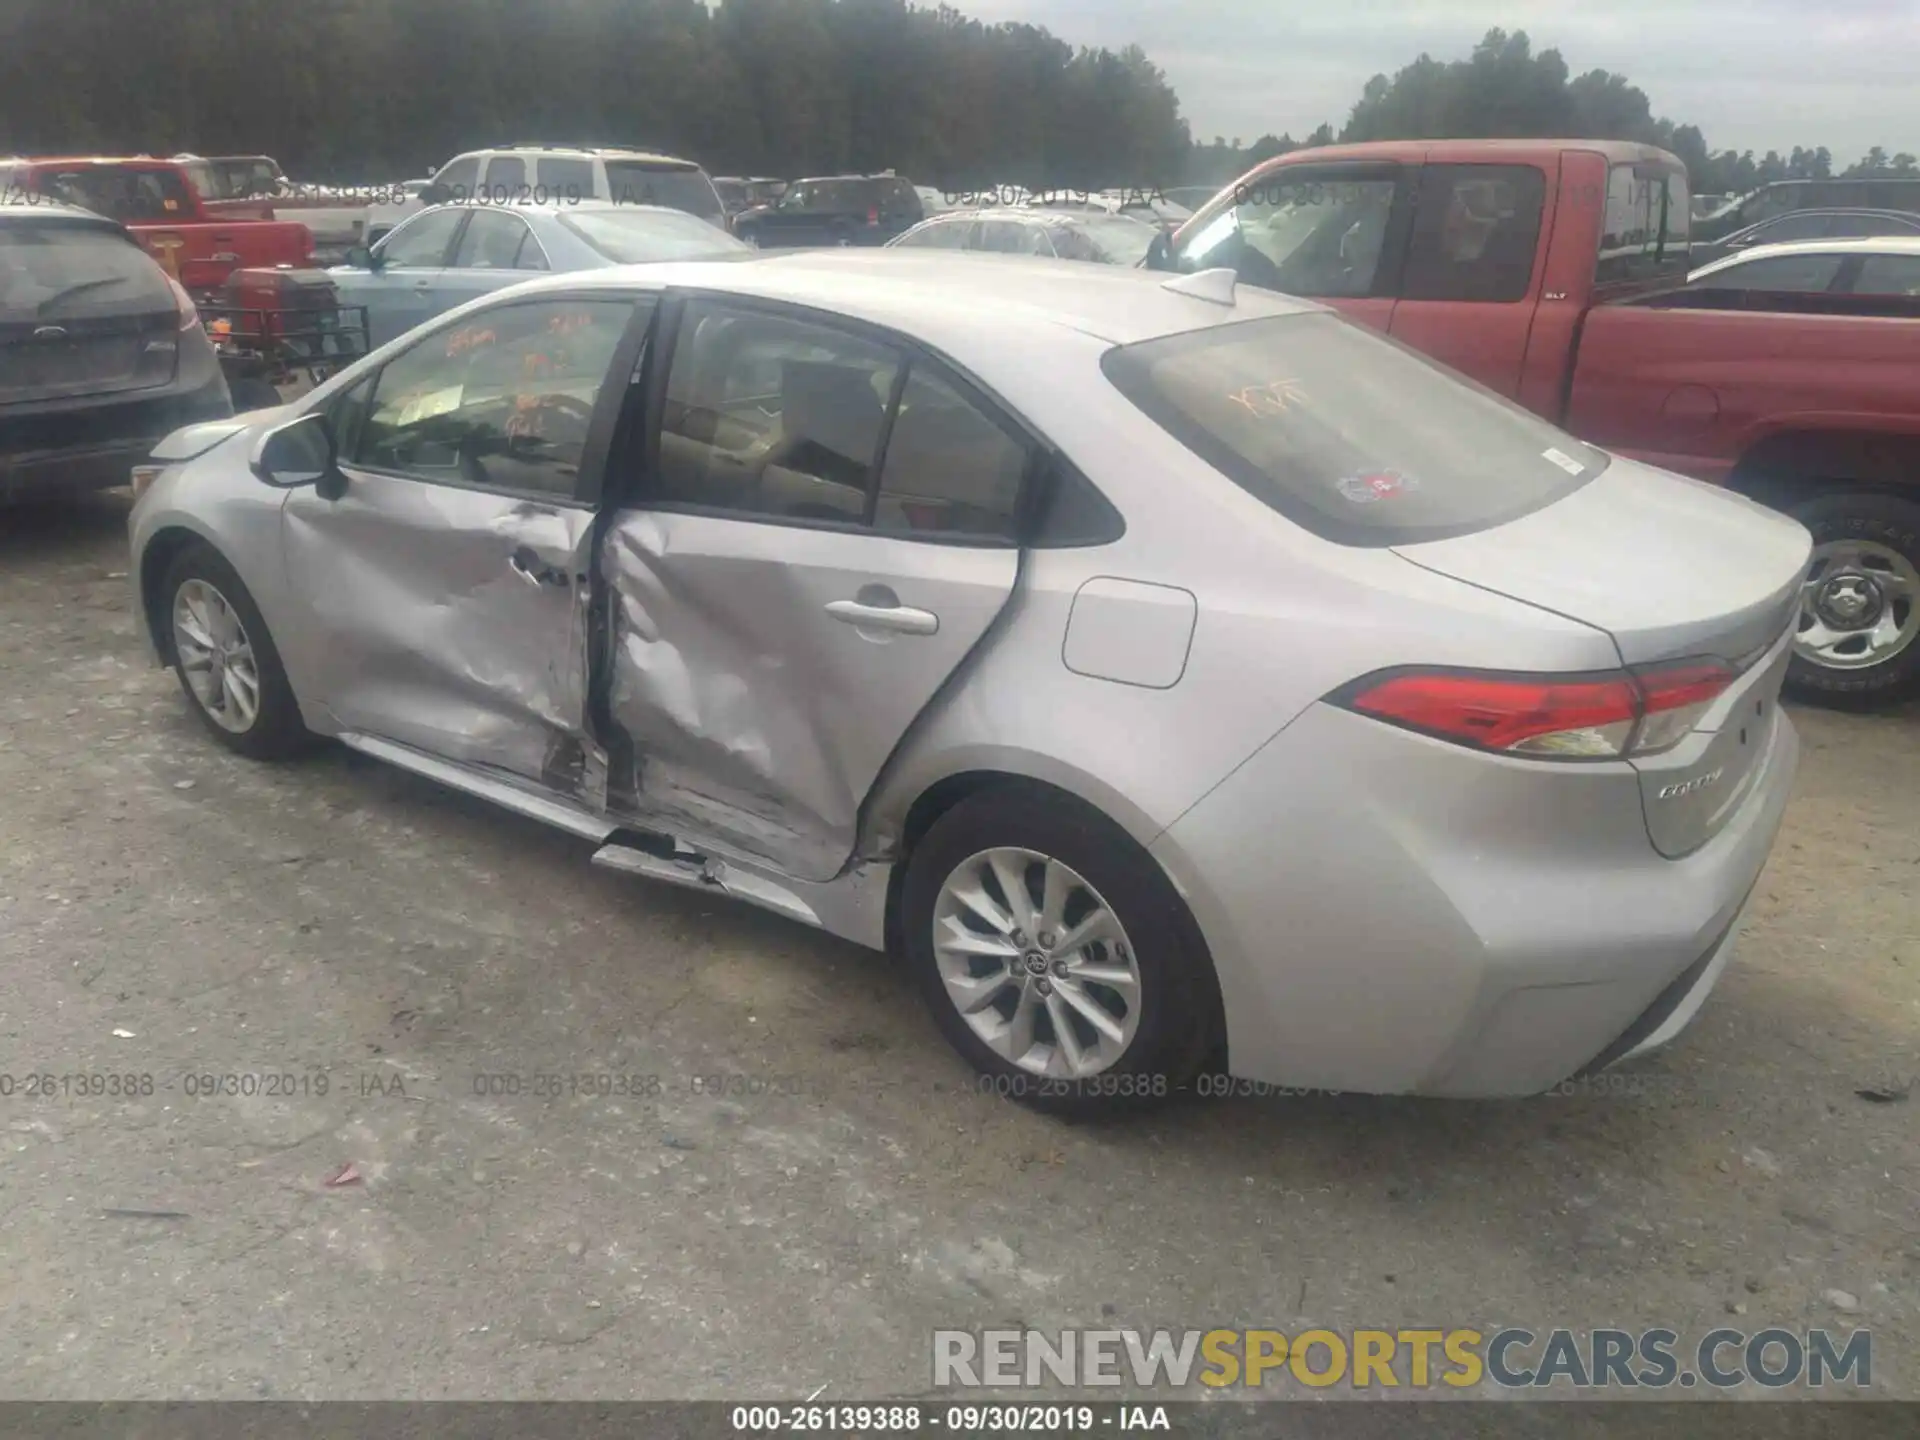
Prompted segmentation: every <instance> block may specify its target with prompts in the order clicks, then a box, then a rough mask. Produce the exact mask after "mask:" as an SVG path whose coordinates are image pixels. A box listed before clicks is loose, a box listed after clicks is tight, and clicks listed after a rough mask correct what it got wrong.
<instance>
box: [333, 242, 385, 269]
mask: <svg viewBox="0 0 1920 1440" xmlns="http://www.w3.org/2000/svg"><path fill="white" fill-rule="evenodd" d="M340 258H341V262H342V263H343V264H347V265H351V266H353V268H354V269H356V270H372V271H375V272H376V273H377V272H378V271H379V269H380V265H381V260H380V257H379V256H378V255H376V254H374V253H373V247H372V246H370V245H349V246H348V247H347V253H346V254H345V255H343V256H341V257H340Z"/></svg>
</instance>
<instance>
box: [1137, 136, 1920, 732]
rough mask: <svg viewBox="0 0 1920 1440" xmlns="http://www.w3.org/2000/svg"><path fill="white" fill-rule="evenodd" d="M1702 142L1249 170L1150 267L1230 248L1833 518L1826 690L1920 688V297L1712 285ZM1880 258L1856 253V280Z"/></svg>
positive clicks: (1360, 159) (1477, 144) (1445, 145)
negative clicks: (1691, 264) (1698, 246)
mask: <svg viewBox="0 0 1920 1440" xmlns="http://www.w3.org/2000/svg"><path fill="white" fill-rule="evenodd" d="M1691 211H1692V203H1691V199H1690V196H1689V194H1688V186H1687V175H1686V169H1685V166H1684V165H1683V164H1682V163H1681V161H1680V160H1679V159H1678V158H1677V157H1676V156H1673V155H1671V154H1668V153H1667V152H1666V151H1663V150H1657V149H1653V148H1651V147H1648V146H1642V145H1632V144H1625V143H1620V142H1613V141H1583V140H1533V141H1526V140H1432V141H1427V140H1409V141H1391V142H1381V143H1374V144H1366V145H1341V146H1332V147H1327V148H1324V149H1317V150H1299V151H1294V152H1293V153H1291V154H1289V155H1284V156H1281V157H1279V158H1277V159H1275V160H1271V161H1269V162H1267V163H1266V164H1264V165H1261V166H1259V167H1257V168H1256V169H1254V170H1252V171H1249V172H1248V173H1247V174H1246V175H1244V176H1242V177H1241V178H1240V179H1239V180H1237V181H1235V182H1234V183H1233V184H1232V185H1230V186H1228V187H1227V188H1226V189H1224V190H1222V191H1221V192H1220V193H1219V194H1218V195H1216V196H1215V197H1214V198H1213V199H1212V200H1211V201H1209V202H1208V203H1207V204H1206V205H1205V206H1203V207H1202V208H1201V209H1200V210H1199V211H1198V212H1197V213H1196V214H1195V215H1194V216H1193V218H1192V219H1190V220H1188V221H1187V222H1186V223H1185V224H1184V225H1183V226H1181V228H1180V229H1179V230H1178V231H1177V232H1176V233H1175V234H1174V235H1173V237H1172V238H1171V240H1170V241H1168V242H1167V243H1165V244H1164V245H1162V244H1156V246H1155V249H1154V251H1153V252H1152V253H1151V254H1150V255H1149V256H1148V258H1147V261H1146V263H1147V264H1148V265H1149V266H1151V267H1154V268H1163V269H1176V270H1183V271H1197V270H1207V269H1214V268H1218V267H1223V266H1224V267H1231V268H1233V269H1234V270H1235V271H1237V272H1238V274H1239V277H1240V279H1241V281H1242V282H1243V283H1245V284H1251V285H1260V286H1265V287H1268V288H1272V289H1277V290H1284V291H1286V292H1288V293H1290V294H1295V295H1305V296H1311V297H1313V298H1316V299H1319V300H1322V301H1324V302H1325V303H1327V304H1329V305H1332V306H1334V307H1335V308H1337V309H1339V310H1342V311H1344V312H1345V313H1347V314H1348V315H1350V316H1352V317H1353V318H1354V319H1356V320H1359V321H1361V322H1363V323H1365V324H1368V325H1371V326H1373V327H1375V328H1376V329H1379V330H1382V331H1385V332H1386V333H1387V334H1389V335H1391V336H1392V337H1393V338H1395V339H1397V340H1400V341H1402V342H1404V343H1405V344H1407V345H1410V346H1412V347H1414V348H1415V349H1418V350H1421V351H1423V352H1425V353H1426V354H1428V355H1430V356H1432V357H1434V358H1435V359H1437V360H1440V361H1442V362H1444V363H1445V364H1447V365H1449V366H1451V367H1453V368H1454V369H1456V370H1458V371H1460V372H1462V373H1464V374H1465V375H1467V376H1468V377H1470V378H1471V379H1474V380H1477V381H1479V382H1480V383H1481V384H1482V385H1485V386H1488V387H1490V388H1491V389H1493V390H1496V391H1498V392H1499V393H1501V394H1502V395H1505V396H1507V397H1509V398H1511V399H1513V400H1516V401H1518V402H1519V403H1520V404H1522V405H1524V406H1526V407H1527V408H1528V409H1530V410H1533V411H1535V412H1536V413H1538V414H1540V415H1543V416H1545V417H1546V418H1547V419H1549V420H1552V421H1554V422H1555V423H1557V424H1560V425H1564V426H1565V427H1566V428H1567V429H1569V430H1571V431H1572V432H1573V433H1575V434H1576V435H1579V436H1580V437H1581V438H1583V439H1586V440H1589V441H1592V442H1593V443H1595V444H1597V445H1600V446H1603V447H1605V448H1607V449H1610V450H1613V451H1616V452H1618V453H1619V454H1622V455H1626V456H1629V457H1631V458H1634V459H1638V460H1644V461H1647V462H1649V463H1652V464H1655V465H1660V466H1664V467H1666V468H1668V469H1671V470H1676V471H1679V472H1681V473H1683V474H1687V475H1691V476H1694V477H1696V478H1699V479H1702V480H1709V481H1713V482H1716V483H1719V484H1724V485H1728V486H1730V487H1732V488H1734V489H1736V490H1739V491H1741V492H1742V493H1744V494H1746V495H1749V496H1750V497H1752V498H1754V499H1756V500H1759V501H1761V502H1762V503H1765V504H1768V505H1771V506H1773V507H1775V508H1778V509H1782V510H1785V511H1787V512H1789V513H1791V514H1793V515H1795V516H1797V517H1798V518H1799V519H1800V520H1801V521H1802V522H1803V523H1805V524H1806V525H1807V526H1808V528H1809V529H1810V530H1812V532H1813V534H1814V539H1815V541H1816V549H1815V559H1814V564H1813V568H1812V570H1811V571H1810V575H1809V581H1808V585H1807V587H1806V590H1805V592H1804V599H1803V604H1802V613H1801V617H1800V622H1799V623H1800V634H1801V642H1800V643H1799V644H1798V645H1797V646H1796V655H1795V660H1794V663H1793V668H1792V671H1791V673H1790V677H1789V684H1790V686H1791V687H1792V688H1793V690H1794V691H1795V692H1796V693H1797V694H1798V695H1800V696H1801V697H1802V698H1805V699H1809V700H1817V701H1821V702H1824V703H1828V704H1833V705H1840V706H1846V707H1849V708H1869V707H1872V706H1877V705H1880V704H1884V703H1887V702H1889V701H1892V700H1895V699H1901V698H1906V697H1909V696H1913V695H1920V298H1915V296H1913V295H1911V294H1902V293H1889V294H1868V293H1857V291H1856V290H1855V288H1854V287H1853V286H1852V283H1851V282H1850V281H1849V282H1847V283H1845V284H1843V283H1841V277H1840V276H1838V275H1836V276H1835V277H1834V279H1833V280H1832V282H1831V283H1830V284H1829V285H1828V286H1827V287H1826V288H1824V289H1820V290H1818V291H1817V292H1809V291H1808V290H1807V289H1805V288H1804V287H1802V288H1798V289H1790V290H1789V289H1761V288H1758V285H1757V283H1756V286H1755V287H1753V288H1747V289H1744V290H1743V289H1732V288H1729V287H1728V286H1726V285H1725V284H1724V283H1722V284H1719V285H1715V284H1712V283H1710V282H1708V281H1706V280H1705V279H1703V280H1702V282H1701V283H1700V284H1699V285H1698V286H1689V284H1688V280H1687V271H1688V231H1689V222H1690V219H1691ZM1857 271H1858V267H1857V266H1855V267H1854V272H1853V273H1857Z"/></svg>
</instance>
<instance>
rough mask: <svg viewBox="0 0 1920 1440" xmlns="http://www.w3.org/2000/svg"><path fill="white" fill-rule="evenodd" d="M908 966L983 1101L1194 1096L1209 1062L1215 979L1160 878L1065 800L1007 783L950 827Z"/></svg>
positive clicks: (911, 917) (927, 880)
mask: <svg viewBox="0 0 1920 1440" xmlns="http://www.w3.org/2000/svg"><path fill="white" fill-rule="evenodd" d="M901 923H902V926H903V935H904V938H905V943H906V950H907V954H908V959H909V962H910V963H911V964H912V966H913V967H914V970H915V972H916V976H917V979H918V981H919V983H920V986H921V989H922V991H923V993H924V995H925V998H926V1000H927V1003H928V1005H929V1006H930V1007H931V1009H932V1011H933V1015H934V1019H935V1021H936V1023H938V1025H939V1026H940V1029H941V1031H942V1032H943V1033H944V1034H945V1035H946V1037H947V1039H948V1041H949V1042H950V1043H951V1044H952V1045H953V1046H954V1048H955V1049H957V1050H958V1051H959V1052H960V1053H961V1055H962V1056H964V1057H965V1058H966V1059H967V1060H968V1061H969V1062H970V1063H971V1064H972V1065H973V1066H974V1068H975V1069H976V1070H978V1071H979V1072H980V1077H981V1078H980V1084H981V1087H982V1088H983V1089H987V1090H990V1091H991V1092H992V1093H995V1094H999V1095H1004V1096H1006V1097H1008V1098H1010V1099H1014V1100H1020V1101H1023V1102H1025V1103H1027V1104H1029V1105H1032V1106H1034V1107H1035V1108H1038V1109H1042V1110H1049V1111H1053V1112H1056V1113H1064V1114H1095V1113H1100V1112H1103V1111H1111V1110H1122V1109H1131V1108H1137V1107H1138V1106H1140V1105H1143V1104H1151V1103H1154V1102H1156V1101H1161V1100H1165V1099H1167V1098H1169V1097H1170V1096H1172V1095H1174V1094H1176V1093H1178V1092H1179V1091H1181V1090H1182V1089H1184V1088H1185V1087H1186V1086H1187V1085H1188V1083H1189V1082H1190V1081H1191V1080H1192V1079H1193V1077H1194V1076H1195V1074H1197V1073H1198V1071H1199V1069H1200V1066H1201V1064H1202V1062H1203V1061H1204V1060H1205V1059H1206V1057H1207V1054H1208V1052H1209V1050H1210V1049H1211V1046H1212V1043H1213V1040H1214V1037H1215V1034H1216V1025H1215V1019H1216V1016H1217V1011H1218V1002H1217V999H1216V991H1215V986H1214V979H1213V971H1212V966H1211V964H1210V963H1209V961H1208V960H1207V957H1206V955H1205V953H1204V947H1203V946H1202V945H1201V943H1200V941H1199V936H1198V932H1197V930H1196V928H1195V927H1194V926H1193V924H1192V922H1191V920H1190V919H1189V918H1188V917H1187V912H1186V909H1185V907H1184V904H1183V903H1182V901H1181V900H1180V897H1179V895H1178V894H1177V893H1176V892H1175V891H1174V889H1173V886H1172V884H1171V883H1170V882H1169V881H1168V879H1167V878H1166V876H1165V874H1164V873H1163V872H1162V871H1161V870H1160V867H1159V865H1158V864H1157V863H1156V862H1155V861H1154V860H1153V859H1152V857H1151V856H1149V855H1148V854H1147V853H1146V852H1145V851H1144V850H1142V849H1141V848H1140V847H1139V846H1138V845H1137V844H1135V843H1134V841H1133V840H1132V839H1131V838H1129V837H1128V836H1127V835H1126V834H1125V833H1124V832H1122V831H1121V830H1120V829H1119V828H1118V827H1117V826H1115V825H1114V824H1113V823H1112V822H1111V821H1109V820H1108V819H1107V818H1106V817H1105V816H1103V815H1101V814H1099V813H1098V812H1097V811H1095V810H1093V809H1091V808H1090V807H1088V806H1085V805H1083V804H1081V803H1080V802H1078V801H1076V800H1073V799H1072V798H1071V797H1068V796H1065V795H1062V794H1058V793H1054V792H1046V791H1041V790H1038V789H1035V788H1028V787H1025V786H1017V785H1008V786H1004V787H997V788H994V789H990V790H986V791H983V792H980V793H978V794H976V795H973V796H971V797H969V798H968V799H966V800H963V801H962V802H960V803H959V804H958V805H956V806H955V807H954V808H953V809H952V810H950V811H948V812H947V813H946V814H945V815H943V816H941V818H940V819H939V820H937V821H936V822H935V823H934V824H933V826H932V827H931V828H930V829H929V830H928V832H927V834H926V836H925V837H924V838H923V839H922V840H921V841H920V843H919V844H918V845H917V846H916V847H915V849H914V852H913V855H912V857H911V858H910V860H909V862H908V867H907V874H906V878H905V883H904V888H903V891H902V897H901Z"/></svg>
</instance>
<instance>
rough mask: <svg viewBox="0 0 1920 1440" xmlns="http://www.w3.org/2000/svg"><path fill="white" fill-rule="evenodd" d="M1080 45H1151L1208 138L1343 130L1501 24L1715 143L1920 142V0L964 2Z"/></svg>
mask: <svg viewBox="0 0 1920 1440" xmlns="http://www.w3.org/2000/svg"><path fill="white" fill-rule="evenodd" d="M954 3H955V4H956V6H957V8H959V9H961V10H963V11H964V12H965V13H967V14H969V15H972V16H974V17H975V18H977V19H980V20H986V21H995V20H1023V21H1027V22H1029V23H1031V24H1037V25H1044V26H1046V27H1047V28H1048V29H1049V30H1051V31H1053V33H1054V34H1056V35H1058V36H1059V37H1060V38H1061V39H1063V40H1066V41H1068V42H1070V43H1072V44H1076V45H1095V46H1099V45H1105V46H1109V47H1111V48H1113V49H1116V50H1117V49H1119V48H1120V47H1122V46H1124V45H1128V44H1138V45H1139V46H1140V47H1141V48H1142V49H1144V50H1145V51H1146V52H1147V54H1148V55H1149V56H1150V57H1152V59H1153V61H1154V63H1155V64H1157V65H1159V66H1160V68H1161V69H1162V70H1164V71H1165V72H1166V74H1167V78H1168V79H1169V81H1171V82H1172V84H1173V87H1174V89H1175V91H1177V92H1178V94H1179V96H1180V108H1181V113H1182V114H1183V115H1185V116H1186V118H1187V121H1188V123H1189V124H1190V125H1191V126H1192V127H1193V134H1194V137H1195V138H1196V139H1198V140H1203V141H1205V140H1211V139H1212V138H1213V137H1214V136H1215V135H1224V136H1226V137H1227V138H1228V139H1232V138H1233V137H1234V136H1236V135H1238V136H1239V137H1240V138H1241V139H1242V140H1245V141H1248V142H1251V141H1253V140H1254V139H1256V138H1257V137H1259V136H1260V135H1262V134H1265V133H1267V132H1268V131H1271V132H1273V133H1274V134H1276V135H1278V134H1283V133H1286V132H1289V131H1291V132H1292V133H1293V135H1294V136H1295V137H1300V136H1304V135H1306V134H1307V132H1308V131H1310V130H1312V129H1313V128H1314V126H1316V125H1318V124H1320V122H1321V121H1323V120H1327V121H1331V122H1333V126H1334V129H1335V130H1338V129H1339V128H1340V126H1341V124H1342V123H1344V122H1345V120H1346V118H1347V112H1348V110H1349V109H1350V108H1351V107H1352V105H1353V102H1354V101H1355V100H1357V99H1358V98H1359V96H1360V87H1361V86H1362V85H1364V84H1366V82H1367V79H1368V77H1370V76H1372V75H1374V74H1377V73H1380V72H1383V71H1384V72H1385V73H1386V74H1388V75H1391V74H1393V73H1394V71H1396V70H1398V69H1399V68H1400V67H1401V66H1403V65H1405V64H1407V63H1409V62H1410V61H1412V60H1413V59H1414V58H1415V57H1416V56H1418V55H1419V54H1420V52H1421V51H1423V50H1424V51H1426V52H1428V53H1429V54H1431V55H1432V56H1433V57H1434V58H1435V59H1437V60H1453V59H1464V58H1465V57H1466V55H1467V54H1468V53H1469V52H1470V51H1471V50H1472V48H1473V45H1474V42H1475V41H1477V40H1478V39H1479V38H1480V37H1481V36H1482V35H1484V34H1485V33H1486V32H1487V30H1488V29H1489V28H1491V27H1492V26H1495V25H1498V26H1501V27H1502V28H1504V29H1506V30H1509V31H1512V30H1524V31H1526V32H1527V35H1528V37H1529V38H1530V39H1531V40H1532V41H1533V45H1534V49H1535V50H1536V51H1539V50H1545V49H1549V48H1557V49H1558V50H1559V51H1560V53H1561V55H1562V56H1564V57H1565V59H1566V62H1567V66H1568V68H1569V69H1570V70H1571V71H1572V72H1573V73H1574V74H1576V75H1578V74H1580V73H1581V72H1582V71H1586V70H1593V69H1604V70H1614V71H1618V72H1621V73H1623V74H1625V75H1626V76H1627V78H1628V79H1629V80H1631V81H1632V82H1633V83H1634V84H1636V85H1638V86H1639V87H1640V88H1641V89H1642V90H1645V91H1646V92H1647V95H1648V98H1649V99H1651V100H1652V102H1653V111H1654V114H1656V115H1665V116H1668V117H1669V118H1671V119H1674V120H1677V121H1680V122H1682V123H1687V122H1691V123H1693V124H1695V125H1698V126H1700V128H1701V129H1702V130H1704V131H1705V132H1706V137H1707V144H1708V145H1710V146H1711V147H1713V148H1714V149H1716V150H1726V149H1736V150H1746V149H1751V150H1753V151H1755V152H1756V153H1759V154H1764V153H1765V152H1766V151H1768V150H1770V149H1773V150H1779V151H1780V152H1781V153H1782V154H1785V153H1786V152H1787V151H1789V150H1790V149H1792V148H1793V147H1794V146H1795V145H1809V146H1815V145H1826V146H1829V147H1830V148H1831V149H1832V150H1833V152H1834V155H1835V157H1836V158H1837V159H1842V160H1845V161H1852V160H1854V159H1857V158H1858V157H1859V156H1860V155H1861V154H1862V153H1863V152H1864V151H1865V150H1866V149H1867V147H1868V146H1870V145H1885V146H1886V147H1887V149H1888V151H1889V152H1897V151H1900V150H1912V151H1916V152H1920V0H1826V3H1825V4H1819V3H1818V0H1606V3H1596V0H1584V3H1581V4H1574V3H1572V0H1509V3H1496V0H1451V3H1447V0H1338V3H1333V4H1314V5H1306V4H1288V3H1285V0H954Z"/></svg>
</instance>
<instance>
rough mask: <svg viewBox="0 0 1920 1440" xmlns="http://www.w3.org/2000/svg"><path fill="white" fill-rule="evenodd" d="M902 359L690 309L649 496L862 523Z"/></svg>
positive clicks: (826, 333) (793, 325) (797, 324)
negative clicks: (654, 482)
mask: <svg viewBox="0 0 1920 1440" xmlns="http://www.w3.org/2000/svg"><path fill="white" fill-rule="evenodd" d="M901 361H902V357H901V355H900V354H899V352H898V351H896V350H894V349H892V348H891V347H888V346H883V345H878V344H875V343H873V342H871V341H868V340H865V339H862V338H860V337H858V336H855V335H850V334H847V333H845V332H843V331H840V330H836V329H832V328H830V327H828V326H824V325H817V324H813V323H811V322H809V321H805V320H799V319H789V318H787V317H784V316H769V315H765V314H760V313H755V312H747V311H732V310H728V309H726V308H724V307H722V306H719V305H715V304H712V303H709V302H695V303H693V304H689V305H688V306H687V309H686V312H685V315H684V316H683V318H682V320H681V323H680V338H679V340H678V341H677V343H676V344H675V346H674V354H673V361H672V368H671V370H670V371H669V372H668V376H667V400H666V408H665V411H664V413H663V415H662V416H661V424H660V463H659V468H658V472H657V490H656V496H657V499H658V500H659V501H661V502H662V503H666V504H680V505H696V506H700V507H703V508H718V509H723V510H733V511H740V512H743V513H746V514H753V515H765V516H782V517H790V518H794V519H811V520H838V521H843V522H853V523H859V522H861V521H863V520H864V519H865V516H866V512H867V497H868V493H869V491H870V490H871V488H872V483H873V470H874V464H875V462H876V460H877V459H878V456H879V452H880V436H881V431H882V429H883V426H884V423H885V418H886V413H887V403H888V401H889V399H890V398H891V396H892V394H893V387H894V381H895V378H896V377H897V375H898V374H899V370H900V365H901Z"/></svg>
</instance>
